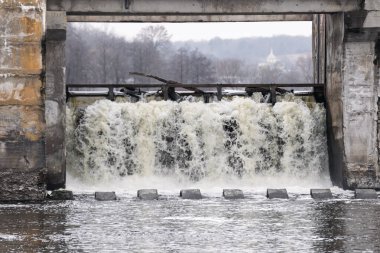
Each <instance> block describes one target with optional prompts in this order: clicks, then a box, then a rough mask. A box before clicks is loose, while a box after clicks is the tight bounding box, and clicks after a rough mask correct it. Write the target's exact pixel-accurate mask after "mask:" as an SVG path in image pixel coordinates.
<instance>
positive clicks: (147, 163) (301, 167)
mask: <svg viewBox="0 0 380 253" xmlns="http://www.w3.org/2000/svg"><path fill="white" fill-rule="evenodd" d="M325 114H326V113H325V109H324V107H323V105H322V104H317V103H308V104H307V103H305V102H304V101H302V100H300V99H296V98H294V97H292V98H290V99H289V98H288V99H283V101H281V102H277V103H276V104H275V105H274V106H272V105H269V104H265V103H260V102H258V100H257V99H253V98H238V97H235V98H233V99H232V100H231V101H225V100H223V101H221V102H212V103H209V104H205V103H203V102H188V101H184V102H181V103H177V102H171V101H150V102H137V103H129V102H125V103H116V102H111V101H108V100H100V101H97V102H95V103H94V104H92V105H90V106H88V107H86V108H85V109H80V110H79V109H78V110H74V109H73V108H71V109H69V110H68V120H67V122H68V123H67V126H68V128H67V135H68V137H67V140H68V143H67V164H68V165H67V167H68V171H69V173H71V174H72V175H74V176H75V177H77V178H80V179H81V180H84V181H91V182H99V181H107V180H108V181H109V180H114V179H120V178H128V177H136V176H138V177H141V178H144V177H146V178H148V177H152V176H158V177H161V178H170V179H172V180H175V181H178V182H199V181H202V180H208V181H209V182H211V181H217V180H220V179H228V178H235V179H242V180H244V181H246V182H250V181H251V182H255V180H256V182H257V179H258V178H271V177H282V178H284V177H286V178H292V179H297V180H304V179H305V178H309V179H311V180H313V178H314V179H315V178H320V177H322V176H326V175H328V154H327V144H326V133H325V132H326V127H325V125H326V124H325Z"/></svg>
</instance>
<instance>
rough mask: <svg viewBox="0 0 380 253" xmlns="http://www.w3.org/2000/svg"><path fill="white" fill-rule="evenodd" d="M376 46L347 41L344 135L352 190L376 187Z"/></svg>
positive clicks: (344, 77) (344, 73)
mask: <svg viewBox="0 0 380 253" xmlns="http://www.w3.org/2000/svg"><path fill="white" fill-rule="evenodd" d="M374 60H375V43H374V42H371V41H370V42H345V44H344V66H343V83H344V93H343V96H342V99H343V107H344V113H343V120H344V125H343V129H344V132H343V135H344V144H345V156H346V159H345V160H346V164H347V173H346V175H345V177H346V180H347V186H348V187H349V188H375V187H376V171H377V170H378V149H377V131H378V129H377V120H378V119H377V110H378V108H377V100H378V91H377V90H378V85H377V84H375V65H374Z"/></svg>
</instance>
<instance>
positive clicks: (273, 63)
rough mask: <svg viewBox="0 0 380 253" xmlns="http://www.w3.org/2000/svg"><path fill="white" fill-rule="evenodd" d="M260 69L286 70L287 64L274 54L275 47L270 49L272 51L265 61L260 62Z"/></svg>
mask: <svg viewBox="0 0 380 253" xmlns="http://www.w3.org/2000/svg"><path fill="white" fill-rule="evenodd" d="M258 66H259V69H264V68H266V69H268V68H269V69H275V68H276V69H280V70H282V71H285V66H284V65H283V64H282V62H281V60H280V59H279V58H278V57H277V56H276V55H275V54H274V52H273V49H272V48H271V49H270V52H269V54H268V56H267V58H266V61H265V62H261V63H259V65H258Z"/></svg>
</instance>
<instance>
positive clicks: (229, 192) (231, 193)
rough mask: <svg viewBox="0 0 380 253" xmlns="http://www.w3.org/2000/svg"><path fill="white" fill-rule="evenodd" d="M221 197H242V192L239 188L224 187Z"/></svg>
mask: <svg viewBox="0 0 380 253" xmlns="http://www.w3.org/2000/svg"><path fill="white" fill-rule="evenodd" d="M223 197H224V198H226V199H244V194H243V191H242V190H239V189H224V190H223Z"/></svg>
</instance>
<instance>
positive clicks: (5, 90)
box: [0, 75, 43, 105]
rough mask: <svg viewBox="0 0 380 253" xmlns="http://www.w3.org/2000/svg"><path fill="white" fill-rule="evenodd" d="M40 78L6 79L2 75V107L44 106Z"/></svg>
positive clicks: (0, 82)
mask: <svg viewBox="0 0 380 253" xmlns="http://www.w3.org/2000/svg"><path fill="white" fill-rule="evenodd" d="M42 87H43V86H42V82H41V80H40V77H38V76H32V77H6V78H1V75H0V105H42V94H41V89H42Z"/></svg>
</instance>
